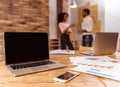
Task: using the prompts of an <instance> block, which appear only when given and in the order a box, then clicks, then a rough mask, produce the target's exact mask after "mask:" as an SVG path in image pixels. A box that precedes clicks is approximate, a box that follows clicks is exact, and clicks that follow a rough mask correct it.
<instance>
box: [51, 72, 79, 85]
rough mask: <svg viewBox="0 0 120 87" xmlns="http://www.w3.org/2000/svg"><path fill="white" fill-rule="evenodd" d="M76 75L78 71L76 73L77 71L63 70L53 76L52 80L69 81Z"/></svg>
mask: <svg viewBox="0 0 120 87" xmlns="http://www.w3.org/2000/svg"><path fill="white" fill-rule="evenodd" d="M78 75H79V73H77V72H72V71H68V72H65V73H63V74H61V75H59V76H57V77H55V78H53V80H55V81H59V82H63V83H65V82H68V81H70V80H71V79H73V78H74V77H76V76H78Z"/></svg>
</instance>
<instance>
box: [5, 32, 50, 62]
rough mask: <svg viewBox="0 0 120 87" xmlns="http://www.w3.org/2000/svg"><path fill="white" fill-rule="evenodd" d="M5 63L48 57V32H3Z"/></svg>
mask: <svg viewBox="0 0 120 87" xmlns="http://www.w3.org/2000/svg"><path fill="white" fill-rule="evenodd" d="M4 39H5V57H6V64H13V63H21V62H29V61H38V60H46V59H49V51H48V34H47V33H39V32H5V34H4Z"/></svg>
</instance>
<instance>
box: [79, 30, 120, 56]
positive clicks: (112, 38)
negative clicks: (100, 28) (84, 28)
mask: <svg viewBox="0 0 120 87" xmlns="http://www.w3.org/2000/svg"><path fill="white" fill-rule="evenodd" d="M117 40H118V33H117V32H97V33H96V34H95V38H94V43H93V50H92V51H88V52H80V53H82V54H87V55H107V54H112V53H114V52H115V51H116V46H117Z"/></svg>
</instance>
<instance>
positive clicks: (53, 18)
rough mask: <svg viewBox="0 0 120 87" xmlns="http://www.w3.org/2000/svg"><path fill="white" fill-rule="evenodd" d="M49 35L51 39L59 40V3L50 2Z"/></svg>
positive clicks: (53, 0) (52, 0) (51, 0)
mask: <svg viewBox="0 0 120 87" xmlns="http://www.w3.org/2000/svg"><path fill="white" fill-rule="evenodd" d="M49 34H50V39H55V38H57V1H56V0H49Z"/></svg>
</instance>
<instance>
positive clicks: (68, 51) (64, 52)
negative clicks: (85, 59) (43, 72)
mask: <svg viewBox="0 0 120 87" xmlns="http://www.w3.org/2000/svg"><path fill="white" fill-rule="evenodd" d="M49 54H75V51H73V50H61V49H58V50H52V51H50V52H49Z"/></svg>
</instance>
